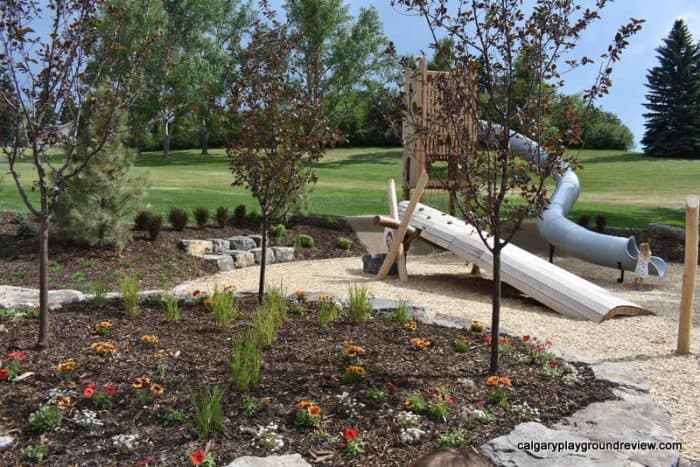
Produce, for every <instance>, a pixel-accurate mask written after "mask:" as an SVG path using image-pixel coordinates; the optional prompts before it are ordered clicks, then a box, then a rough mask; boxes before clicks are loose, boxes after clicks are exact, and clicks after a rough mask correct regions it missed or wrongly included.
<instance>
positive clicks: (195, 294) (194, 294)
mask: <svg viewBox="0 0 700 467" xmlns="http://www.w3.org/2000/svg"><path fill="white" fill-rule="evenodd" d="M201 293H202V291H201V290H199V289H197V290H195V291H194V292H192V296H193V297H196V296H197V295H199V294H201ZM197 452H201V451H197ZM192 455H193V456H194V454H192Z"/></svg>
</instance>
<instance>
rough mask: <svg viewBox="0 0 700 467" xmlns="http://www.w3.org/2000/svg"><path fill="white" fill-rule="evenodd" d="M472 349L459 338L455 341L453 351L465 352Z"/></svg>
mask: <svg viewBox="0 0 700 467" xmlns="http://www.w3.org/2000/svg"><path fill="white" fill-rule="evenodd" d="M471 349H472V347H471V346H470V345H469V343H468V342H465V341H463V340H461V339H458V340H456V341H455V352H457V353H467V352H469V351H470V350H471Z"/></svg>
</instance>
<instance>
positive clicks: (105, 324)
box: [95, 321, 112, 329]
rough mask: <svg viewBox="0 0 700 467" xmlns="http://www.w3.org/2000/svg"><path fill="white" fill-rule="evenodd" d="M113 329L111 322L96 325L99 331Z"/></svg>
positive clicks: (101, 322)
mask: <svg viewBox="0 0 700 467" xmlns="http://www.w3.org/2000/svg"><path fill="white" fill-rule="evenodd" d="M111 327H112V323H110V322H109V321H100V322H99V323H97V324H96V325H95V328H97V329H109V328H111Z"/></svg>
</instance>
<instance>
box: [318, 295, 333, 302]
mask: <svg viewBox="0 0 700 467" xmlns="http://www.w3.org/2000/svg"><path fill="white" fill-rule="evenodd" d="M318 299H319V300H321V301H322V302H332V301H333V296H332V295H319V296H318Z"/></svg>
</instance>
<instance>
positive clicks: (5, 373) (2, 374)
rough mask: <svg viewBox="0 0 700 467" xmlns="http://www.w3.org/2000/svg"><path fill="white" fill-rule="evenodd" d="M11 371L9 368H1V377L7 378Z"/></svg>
mask: <svg viewBox="0 0 700 467" xmlns="http://www.w3.org/2000/svg"><path fill="white" fill-rule="evenodd" d="M9 373H10V370H8V369H7V368H0V379H7V375H8V374H9Z"/></svg>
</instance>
